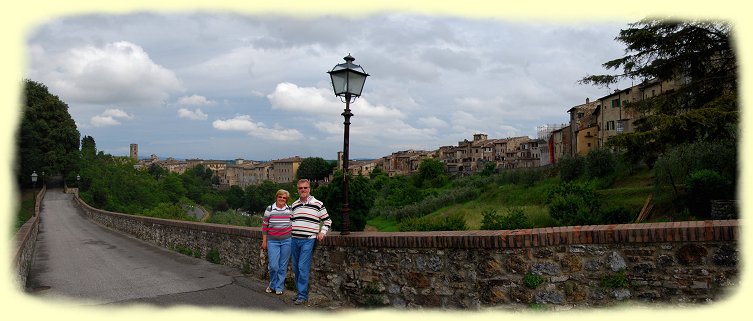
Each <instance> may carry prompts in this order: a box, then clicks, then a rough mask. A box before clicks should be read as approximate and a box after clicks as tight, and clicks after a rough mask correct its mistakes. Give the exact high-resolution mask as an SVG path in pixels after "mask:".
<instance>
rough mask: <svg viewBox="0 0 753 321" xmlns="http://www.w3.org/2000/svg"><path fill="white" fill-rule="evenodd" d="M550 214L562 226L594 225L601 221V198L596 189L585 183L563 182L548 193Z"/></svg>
mask: <svg viewBox="0 0 753 321" xmlns="http://www.w3.org/2000/svg"><path fill="white" fill-rule="evenodd" d="M547 204H548V206H549V215H551V216H552V218H554V219H555V220H557V221H558V222H559V223H560V225H561V226H571V225H592V224H598V223H599V222H600V217H599V207H600V203H599V199H598V198H597V197H596V195H595V194H594V190H593V189H592V188H590V187H588V186H586V185H584V184H578V183H570V182H566V183H562V184H559V185H557V186H555V187H554V188H552V189H551V190H550V191H549V193H548V195H547Z"/></svg>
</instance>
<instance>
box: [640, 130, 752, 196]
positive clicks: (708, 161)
mask: <svg viewBox="0 0 753 321" xmlns="http://www.w3.org/2000/svg"><path fill="white" fill-rule="evenodd" d="M654 168H655V170H656V187H657V188H659V187H662V186H670V187H672V189H673V190H674V193H675V196H678V195H679V194H680V187H681V186H682V185H685V184H686V182H687V181H688V179H689V177H690V174H691V173H693V172H695V171H699V170H702V169H710V170H714V171H716V172H717V173H719V174H720V175H721V176H722V177H724V178H726V179H727V180H729V181H730V183H731V185H732V186H733V187H735V186H736V184H737V182H736V180H737V176H738V175H737V146H736V144H735V142H734V141H721V142H707V141H698V142H694V143H690V144H683V145H679V146H677V147H675V148H673V149H671V150H669V151H667V152H666V153H665V154H664V155H662V156H661V157H659V159H658V160H657V161H656V163H655V164H654ZM732 193H733V194H734V191H733V192H732Z"/></svg>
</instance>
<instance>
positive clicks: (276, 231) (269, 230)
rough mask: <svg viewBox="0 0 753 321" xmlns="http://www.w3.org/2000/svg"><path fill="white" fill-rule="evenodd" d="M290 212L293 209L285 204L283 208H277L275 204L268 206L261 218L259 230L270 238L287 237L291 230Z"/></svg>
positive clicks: (282, 238) (280, 238)
mask: <svg viewBox="0 0 753 321" xmlns="http://www.w3.org/2000/svg"><path fill="white" fill-rule="evenodd" d="M292 214H293V211H292V210H291V209H290V206H288V205H287V204H285V207H283V208H278V207H277V204H272V205H270V206H268V207H267V209H266V210H265V211H264V218H262V222H261V232H262V233H264V234H265V235H267V238H268V239H270V240H286V239H289V238H290V232H291V231H292V224H291V216H292Z"/></svg>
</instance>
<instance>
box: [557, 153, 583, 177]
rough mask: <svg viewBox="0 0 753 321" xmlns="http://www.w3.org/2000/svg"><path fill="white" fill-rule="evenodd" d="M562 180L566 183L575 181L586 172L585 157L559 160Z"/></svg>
mask: <svg viewBox="0 0 753 321" xmlns="http://www.w3.org/2000/svg"><path fill="white" fill-rule="evenodd" d="M557 167H558V168H559V170H560V179H561V180H562V181H565V182H569V181H574V180H576V179H578V178H579V177H581V176H583V174H585V172H586V161H585V159H584V158H583V156H580V155H577V154H576V155H575V156H566V157H563V158H561V159H560V160H559V162H558V163H557Z"/></svg>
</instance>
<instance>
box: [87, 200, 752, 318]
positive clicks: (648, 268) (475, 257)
mask: <svg viewBox="0 0 753 321" xmlns="http://www.w3.org/2000/svg"><path fill="white" fill-rule="evenodd" d="M77 200H78V201H79V203H80V204H81V208H82V209H83V210H84V212H85V213H86V215H87V216H88V217H89V218H90V219H92V220H94V221H96V222H97V223H99V224H101V225H104V226H107V227H109V228H112V229H115V230H118V231H121V232H124V233H127V234H130V235H133V236H135V237H137V238H139V239H142V240H145V241H147V242H150V243H152V244H155V245H158V246H162V247H166V248H172V249H177V248H183V249H190V250H191V251H192V252H193V253H197V254H198V253H200V255H199V256H201V257H205V256H206V253H207V251H209V250H216V251H219V253H220V261H221V263H222V264H225V265H228V266H233V267H237V268H240V269H249V270H250V271H253V274H254V275H255V276H257V277H261V278H266V267H264V266H262V265H261V263H260V261H259V258H258V255H259V252H258V251H259V247H260V242H261V231H260V229H259V228H248V227H235V226H226V225H216V224H206V223H194V222H184V221H172V220H163V219H157V218H149V217H140V216H132V215H127V214H120V213H112V212H106V211H101V210H97V209H94V208H91V207H89V206H88V205H86V204H85V203H83V202H81V201H80V200H79V199H77ZM738 228H739V225H738V221H737V220H717V221H694V222H673V223H645V224H625V225H599V226H575V227H556V228H539V229H528V230H513V231H457V232H408V233H379V232H376V233H369V232H354V233H351V234H350V235H347V236H341V235H338V234H336V232H334V233H332V234H331V235H329V236H328V237H327V238H326V239H325V240H324V241H323V242H320V244H318V245H317V247H316V250H315V253H314V260H313V264H312V276H311V290H312V291H313V292H316V293H318V294H321V295H324V296H327V297H328V298H330V299H333V300H341V301H347V302H349V303H351V304H354V305H358V306H393V307H408V308H413V307H445V308H464V309H476V308H481V307H489V306H503V307H505V308H526V307H528V306H530V305H533V304H542V305H556V306H562V307H579V306H608V305H613V304H618V303H620V302H625V301H634V302H646V303H651V302H666V303H705V302H715V301H719V300H724V298H725V297H726V296H727V295H728V294H730V293H732V290H734V288H735V287H736V286H737V284H738V280H739V255H740V251H739V248H738V238H739V237H738Z"/></svg>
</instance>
